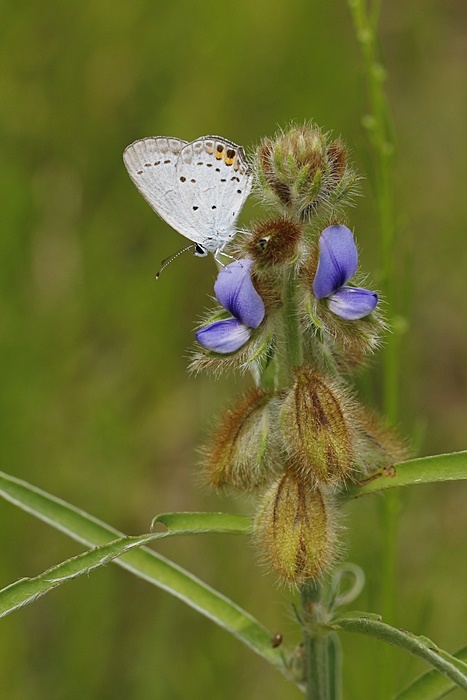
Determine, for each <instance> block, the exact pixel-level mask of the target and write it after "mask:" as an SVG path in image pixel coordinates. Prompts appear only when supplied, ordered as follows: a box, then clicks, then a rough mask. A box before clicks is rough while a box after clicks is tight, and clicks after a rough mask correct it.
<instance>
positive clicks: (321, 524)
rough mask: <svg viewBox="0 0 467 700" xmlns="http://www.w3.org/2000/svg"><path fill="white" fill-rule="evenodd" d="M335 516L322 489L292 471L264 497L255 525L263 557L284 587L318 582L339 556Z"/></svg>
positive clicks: (278, 481)
mask: <svg viewBox="0 0 467 700" xmlns="http://www.w3.org/2000/svg"><path fill="white" fill-rule="evenodd" d="M334 520H335V514H334V511H333V508H332V505H331V503H330V502H329V500H328V499H327V498H326V496H325V494H324V493H322V491H321V490H320V489H319V488H315V489H312V488H310V485H309V483H307V482H306V481H303V480H301V479H300V478H298V476H297V474H295V473H294V472H292V471H291V470H288V471H286V472H285V474H284V475H283V476H282V477H281V478H280V479H278V480H277V481H276V482H275V483H274V484H273V485H272V486H271V487H270V489H269V490H268V491H267V492H266V493H265V494H264V496H263V499H262V502H261V504H260V507H259V510H258V514H257V516H256V521H255V530H256V538H257V542H258V545H259V547H260V549H261V553H262V554H263V556H264V557H265V559H266V560H267V561H268V562H269V563H270V564H271V566H272V567H273V569H274V570H275V571H276V572H277V573H278V574H279V576H280V577H281V579H282V581H283V582H284V583H288V584H291V585H298V584H301V583H304V582H305V581H310V580H316V579H319V578H320V577H321V576H323V575H324V574H325V573H326V572H327V571H328V570H329V569H330V567H331V566H332V564H333V562H334V560H335V557H336V554H337V544H336V526H335V522H334Z"/></svg>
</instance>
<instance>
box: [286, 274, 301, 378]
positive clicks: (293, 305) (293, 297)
mask: <svg viewBox="0 0 467 700" xmlns="http://www.w3.org/2000/svg"><path fill="white" fill-rule="evenodd" d="M282 300H283V316H282V318H283V321H282V323H283V330H284V349H283V351H284V355H283V361H282V362H281V365H282V367H281V370H282V371H281V374H282V375H284V376H283V377H282V379H283V381H282V386H287V385H288V384H289V380H290V377H291V376H292V372H293V370H294V369H295V368H296V367H299V366H300V365H301V364H302V363H303V347H302V335H301V328H300V322H299V317H298V306H297V277H296V274H295V268H294V266H293V265H291V266H290V267H289V268H288V269H287V270H286V271H285V273H284V292H283V297H282Z"/></svg>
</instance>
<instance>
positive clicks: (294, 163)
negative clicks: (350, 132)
mask: <svg viewBox="0 0 467 700" xmlns="http://www.w3.org/2000/svg"><path fill="white" fill-rule="evenodd" d="M257 173H258V179H259V183H260V185H261V187H262V189H263V191H264V195H265V197H266V198H267V199H269V200H271V201H273V202H275V203H278V204H279V205H281V207H282V208H285V209H286V210H289V211H290V212H291V213H293V214H294V215H295V216H297V217H298V218H299V219H301V220H304V219H306V218H307V217H308V216H309V215H310V214H314V213H315V212H316V211H317V209H318V208H319V207H320V206H321V205H326V206H327V208H328V209H331V210H333V209H334V208H337V209H340V208H341V207H342V205H345V204H348V203H349V202H350V200H351V198H352V195H353V194H354V191H355V185H356V183H357V177H356V175H355V173H354V172H353V170H352V169H351V168H350V167H349V166H348V164H347V151H346V149H345V146H344V145H343V143H342V142H341V141H340V140H335V141H332V142H330V140H329V135H328V134H325V133H323V132H322V131H321V129H319V128H318V127H316V126H315V125H313V124H310V125H304V126H296V127H292V128H291V129H289V131H287V132H285V133H281V134H279V135H278V136H276V138H274V139H265V140H264V141H263V143H262V144H261V145H260V147H259V149H258V153H257Z"/></svg>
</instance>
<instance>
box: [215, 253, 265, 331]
mask: <svg viewBox="0 0 467 700" xmlns="http://www.w3.org/2000/svg"><path fill="white" fill-rule="evenodd" d="M252 265H253V261H252V260H247V259H244V260H236V261H235V262H233V263H230V265H227V267H224V269H223V270H221V271H220V272H219V274H218V276H217V280H216V283H215V285H214V292H215V294H216V297H217V299H218V301H219V302H220V303H221V304H222V306H223V307H224V309H227V311H230V313H231V314H232V315H233V316H235V317H236V318H238V319H239V320H240V321H241V322H242V323H243V324H245V326H249V327H250V328H258V326H259V324H260V323H261V321H262V320H263V318H264V304H263V300H262V299H261V297H260V295H259V294H258V292H257V291H256V289H255V288H254V287H253V282H252V281H251V277H250V270H251V266H252Z"/></svg>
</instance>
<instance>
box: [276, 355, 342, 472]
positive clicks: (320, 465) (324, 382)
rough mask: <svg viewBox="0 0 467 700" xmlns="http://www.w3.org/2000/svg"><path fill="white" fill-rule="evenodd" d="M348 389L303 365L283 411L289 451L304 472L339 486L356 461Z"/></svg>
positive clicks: (284, 430) (282, 418)
mask: <svg viewBox="0 0 467 700" xmlns="http://www.w3.org/2000/svg"><path fill="white" fill-rule="evenodd" d="M352 411H353V406H352V404H351V402H350V401H349V399H348V397H347V396H346V395H345V392H343V391H342V389H341V388H340V387H339V386H338V385H337V384H335V383H334V382H331V381H330V380H329V379H328V378H325V376H324V375H323V374H321V373H320V372H317V371H316V370H313V369H311V368H310V367H307V366H303V367H299V368H298V369H297V370H296V372H295V384H294V386H293V387H292V389H291V390H290V391H289V392H288V393H287V394H286V396H285V398H284V401H283V404H282V408H281V411H280V430H281V437H282V441H283V443H284V445H285V448H286V451H287V453H288V455H289V456H290V458H291V459H292V460H293V462H294V464H295V467H294V469H296V470H298V471H299V472H300V474H301V475H302V476H303V477H305V478H307V479H309V480H311V481H312V482H313V483H315V484H326V485H333V486H338V485H340V484H342V483H343V482H345V480H346V479H348V478H349V477H350V475H351V473H352V470H353V465H354V461H355V454H354V439H353V430H352V428H351V422H352V421H351V416H352Z"/></svg>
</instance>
